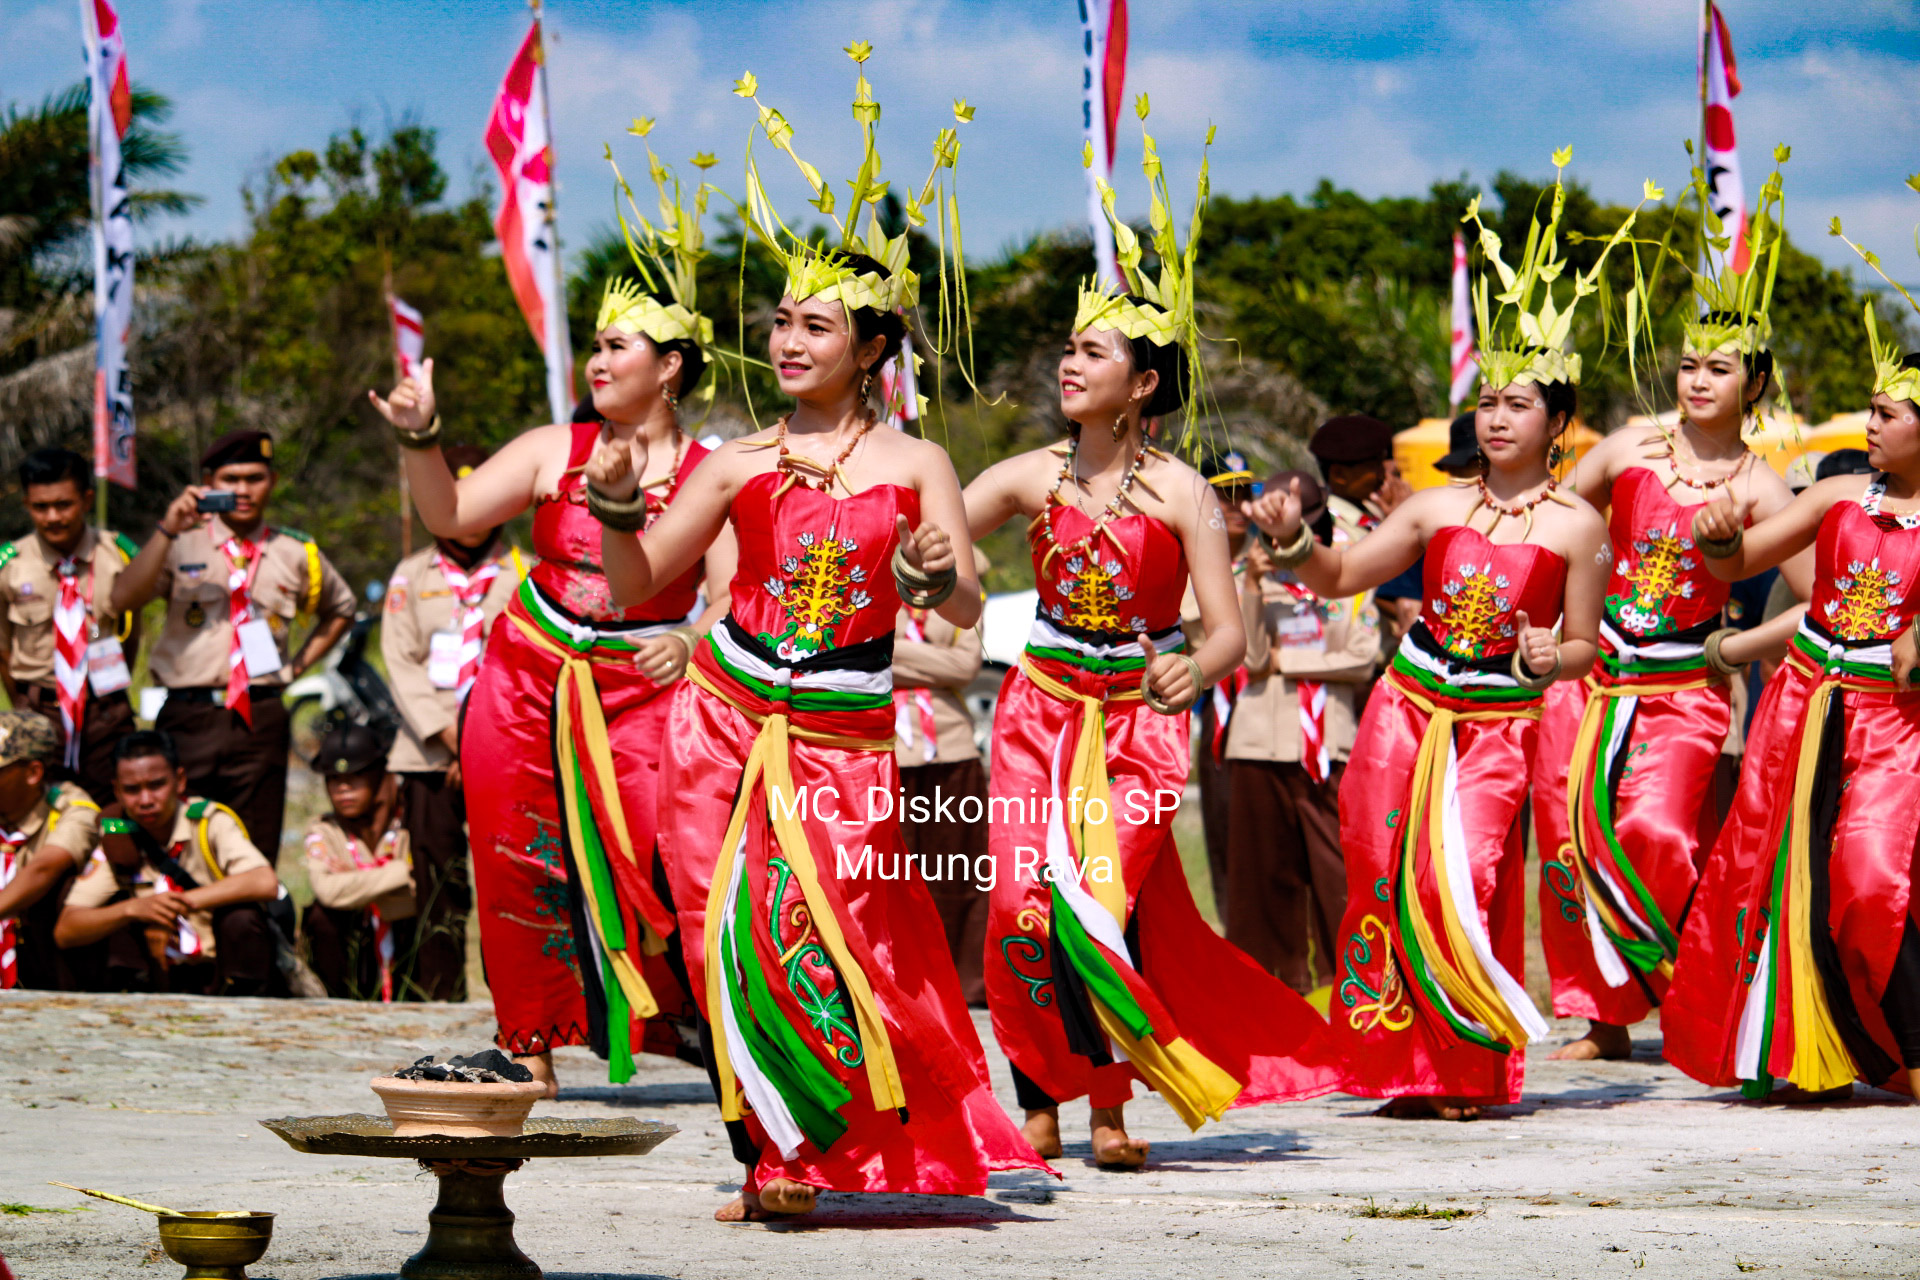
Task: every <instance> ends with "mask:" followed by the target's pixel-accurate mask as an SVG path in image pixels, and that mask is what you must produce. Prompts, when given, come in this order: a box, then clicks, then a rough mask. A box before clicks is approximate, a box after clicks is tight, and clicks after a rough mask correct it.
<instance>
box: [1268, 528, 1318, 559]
mask: <svg viewBox="0 0 1920 1280" xmlns="http://www.w3.org/2000/svg"><path fill="white" fill-rule="evenodd" d="M1267 554H1269V555H1271V556H1272V557H1273V562H1274V563H1275V564H1276V565H1278V566H1279V567H1280V568H1282V569H1298V568H1299V567H1300V566H1301V565H1303V564H1305V563H1306V562H1307V561H1309V560H1311V559H1312V558H1313V530H1311V529H1309V528H1307V526H1306V525H1304V524H1302V525H1301V526H1300V532H1299V533H1298V534H1296V535H1295V536H1294V539H1293V541H1292V542H1289V543H1288V544H1287V545H1286V546H1284V547H1276V546H1274V545H1273V540H1272V539H1271V538H1269V539H1268V540H1267Z"/></svg>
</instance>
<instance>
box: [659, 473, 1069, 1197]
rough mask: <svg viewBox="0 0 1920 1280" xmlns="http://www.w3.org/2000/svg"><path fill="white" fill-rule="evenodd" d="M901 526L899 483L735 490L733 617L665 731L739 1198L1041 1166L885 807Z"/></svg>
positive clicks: (928, 1182) (893, 1185)
mask: <svg viewBox="0 0 1920 1280" xmlns="http://www.w3.org/2000/svg"><path fill="white" fill-rule="evenodd" d="M919 514H920V502H919V495H917V494H916V493H914V492H913V490H911V489H906V488H902V487H900V486H898V485H891V484H880V485H875V486H873V487H872V488H869V489H866V490H863V491H862V492H860V493H858V494H856V495H854V496H852V497H848V498H841V499H835V498H833V497H830V496H828V495H827V494H826V493H823V492H820V491H818V490H815V489H811V488H808V487H806V486H805V485H803V484H797V483H796V482H795V480H794V479H793V477H791V476H787V475H783V474H781V473H779V472H769V473H767V474H764V475H759V476H756V477H754V478H753V479H752V480H750V481H748V482H747V483H746V484H745V485H744V486H743V487H742V488H741V491H740V493H739V495H738V496H737V497H736V498H735V499H734V502H733V509H732V512H731V518H732V521H733V527H734V531H735V534H736V535H737V537H738V539H739V543H740V567H739V572H738V574H737V575H736V576H735V578H734V582H733V591H732V610H733V611H732V613H730V614H729V615H728V616H727V617H726V618H724V619H722V620H721V622H720V623H719V625H718V626H716V627H715V628H714V629H713V631H712V633H711V634H710V635H709V637H708V639H707V641H706V643H705V644H703V645H701V646H700V649H699V651H698V653H697V654H696V655H695V657H694V662H693V665H692V666H691V667H690V668H689V669H688V677H689V681H690V683H689V687H687V688H686V689H684V690H682V691H681V693H680V694H679V695H678V696H676V697H675V698H674V699H673V711H672V714H671V716H670V717H669V720H668V722H667V724H666V726H665V730H664V732H665V736H666V739H667V741H668V742H669V743H670V744H671V750H670V751H669V752H668V753H667V758H666V760H665V761H664V763H663V766H662V777H661V787H662V790H661V795H662V805H663V811H662V815H661V817H662V823H661V841H660V851H661V857H662V859H663V861H664V863H665V866H666V870H667V874H668V877H669V880H670V881H671V884H672V888H673V896H674V901H675V903H676V904H677V907H678V911H679V918H680V929H681V935H680V936H681V940H682V946H683V953H684V955H685V957H686V960H687V967H688V970H689V975H690V979H691V982H692V985H693V990H694V993H695V996H696V998H697V999H698V1000H699V1002H700V1005H701V1010H702V1012H703V1013H704V1015H705V1016H706V1017H707V1019H708V1020H709V1021H710V1023H711V1024H712V1043H713V1048H714V1051H715V1052H714V1055H713V1066H714V1068H715V1074H716V1078H717V1087H718V1092H719V1095H720V1099H721V1114H722V1115H723V1116H724V1117H725V1118H726V1119H727V1120H728V1121H729V1122H730V1124H731V1125H732V1127H733V1128H734V1136H735V1152H736V1154H737V1155H738V1156H739V1157H740V1158H741V1159H743V1160H744V1161H746V1162H747V1163H748V1164H749V1165H750V1171H749V1174H748V1178H747V1190H748V1191H758V1190H759V1189H760V1188H761V1187H762V1186H764V1185H765V1184H766V1183H767V1182H769V1181H771V1180H773V1179H776V1178H785V1179H791V1180H792V1181H795V1182H800V1183H804V1184H807V1185H809V1186H813V1187H821V1188H826V1189H830V1190H837V1191H870V1192H925V1193H936V1194H947V1195H978V1194H980V1193H982V1192H984V1191H985V1189H986V1185H987V1174H988V1173H989V1172H990V1171H991V1170H995V1169H1010V1168H1045V1165H1043V1164H1042V1163H1041V1162H1040V1160H1039V1158H1038V1157H1037V1156H1035V1155H1034V1153H1033V1149H1032V1148H1031V1147H1029V1146H1028V1145H1027V1144H1026V1142H1025V1141H1023V1140H1022V1139H1021V1137H1020V1135H1019V1132H1018V1130H1016V1129H1015V1128H1014V1126H1013V1123H1012V1121H1010V1120H1009V1119H1008V1118H1007V1115H1006V1113H1005V1112H1004V1111H1002V1110H1001V1108H1000V1105H999V1103H997V1102H995V1101H994V1098H993V1094H992V1092H991V1090H990V1089H989V1087H988V1084H987V1068H986V1057H985V1054H984V1053H983V1052H982V1051H981V1048H980V1041H979V1037H978V1036H977V1035H976V1034H975V1032H974V1029H973V1022H972V1020H971V1018H970V1017H969V1016H968V1014H967V1008H966V1003H965V1001H964V1000H963V999H962V998H961V995H960V983H959V979H958V978H957V977H956V976H955V974H954V969H953V962H952V960H951V959H950V957H949V956H948V954H947V950H946V934H945V932H944V931H943V930H942V928H941V925H940V917H939V914H938V913H937V912H936V910H935V909H934V905H933V899H932V898H931V897H930V896H928V893H927V890H926V886H925V885H924V884H923V883H921V882H920V879H919V876H918V874H917V873H916V872H915V870H914V869H913V866H912V864H911V863H910V862H909V861H908V859H907V858H906V856H905V855H904V854H903V852H902V849H903V843H902V840H901V837H900V830H899V825H898V821H897V819H896V817H895V816H894V814H893V811H892V808H891V804H892V802H893V801H894V800H895V798H896V797H897V794H898V792H899V789H900V775H899V769H898V767H897V766H896V765H895V763H894V756H893V700H892V689H893V683H892V675H891V667H892V652H893V623H894V615H895V613H896V612H897V611H898V609H899V607H900V601H899V597H898V594H897V592H896V589H895V587H894V581H893V574H892V571H891V569H890V567H889V566H890V563H891V560H892V556H893V552H894V548H895V546H896V545H897V543H896V537H895V527H894V520H895V517H896V516H898V515H904V516H905V517H906V518H907V520H908V523H909V524H916V523H917V522H918V520H919ZM733 1122H743V1123H738V1124H734V1123H733Z"/></svg>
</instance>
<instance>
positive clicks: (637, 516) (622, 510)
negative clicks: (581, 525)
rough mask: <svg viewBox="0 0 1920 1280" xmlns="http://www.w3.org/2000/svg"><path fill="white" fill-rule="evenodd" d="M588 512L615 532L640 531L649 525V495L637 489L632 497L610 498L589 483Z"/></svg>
mask: <svg viewBox="0 0 1920 1280" xmlns="http://www.w3.org/2000/svg"><path fill="white" fill-rule="evenodd" d="M587 514H588V515H590V516H592V517H593V518H594V519H595V520H598V521H599V522H600V523H601V524H603V525H605V526H606V527H607V528H609V529H611V530H613V531H614V532H615V533H638V532H640V531H641V530H642V529H644V528H646V527H647V495H646V494H645V493H643V492H641V491H640V490H638V489H636V490H634V492H633V496H632V497H631V498H626V499H624V500H623V499H620V498H610V497H608V496H607V495H606V494H604V493H602V492H600V490H598V489H596V488H594V487H593V485H592V484H588V485H587Z"/></svg>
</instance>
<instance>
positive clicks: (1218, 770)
mask: <svg viewBox="0 0 1920 1280" xmlns="http://www.w3.org/2000/svg"><path fill="white" fill-rule="evenodd" d="M1245 572H1246V564H1245V561H1244V560H1243V559H1241V558H1240V557H1235V559H1234V562H1233V580H1234V583H1235V585H1236V586H1238V584H1239V582H1240V578H1241V575H1242V574H1243V573H1245ZM1180 630H1181V631H1182V632H1183V633H1184V634H1185V636H1186V640H1187V652H1188V653H1190V654H1191V653H1197V652H1199V650H1200V646H1201V645H1203V644H1205V643H1206V642H1207V629H1206V628H1205V627H1204V626H1202V625H1200V598H1199V597H1198V596H1196V595H1194V594H1193V583H1192V581H1191V580H1189V581H1188V583H1187V588H1186V591H1185V592H1184V593H1182V595H1181V597H1180ZM1245 672H1246V668H1245V666H1244V665H1243V666H1240V667H1237V668H1235V669H1234V670H1233V671H1232V672H1231V673H1229V674H1228V675H1225V676H1223V677H1221V678H1220V680H1218V681H1216V682H1215V683H1214V684H1212V685H1210V686H1208V687H1207V688H1205V689H1202V690H1201V691H1200V696H1199V697H1197V698H1195V699H1194V700H1193V708H1192V710H1193V736H1194V748H1193V774H1192V778H1193V781H1194V784H1195V785H1196V786H1198V787H1199V788H1200V834H1201V837H1202V839H1203V841H1204V842H1205V844H1206V846H1207V875H1208V879H1209V880H1210V881H1211V883H1212V885H1213V902H1214V910H1215V911H1216V912H1217V913H1218V914H1219V916H1220V918H1222V919H1225V918H1226V914H1227V859H1228V857H1229V856H1230V853H1231V841H1230V839H1229V837H1228V833H1227V762H1226V759H1225V758H1224V757H1223V756H1219V755H1216V753H1215V749H1214V743H1215V742H1216V741H1217V740H1218V739H1219V738H1220V736H1221V734H1220V718H1221V711H1222V704H1223V703H1224V704H1225V713H1226V717H1227V723H1228V724H1232V723H1233V708H1234V706H1235V704H1236V703H1237V702H1238V700H1239V689H1240V687H1241V686H1242V685H1243V684H1244V683H1245V679H1244V677H1245Z"/></svg>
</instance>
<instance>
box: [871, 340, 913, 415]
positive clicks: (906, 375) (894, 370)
mask: <svg viewBox="0 0 1920 1280" xmlns="http://www.w3.org/2000/svg"><path fill="white" fill-rule="evenodd" d="M880 401H881V403H882V404H883V405H885V406H886V422H887V425H888V426H890V427H892V428H893V429H894V430H895V431H905V430H906V429H907V424H908V423H909V422H914V421H917V420H918V419H919V417H920V380H919V378H917V377H916V376H915V375H914V372H913V336H912V335H911V334H907V335H903V336H902V337H901V339H900V354H899V355H898V356H896V357H894V358H893V359H892V360H889V361H887V364H886V367H885V368H883V369H882V370H880Z"/></svg>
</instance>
